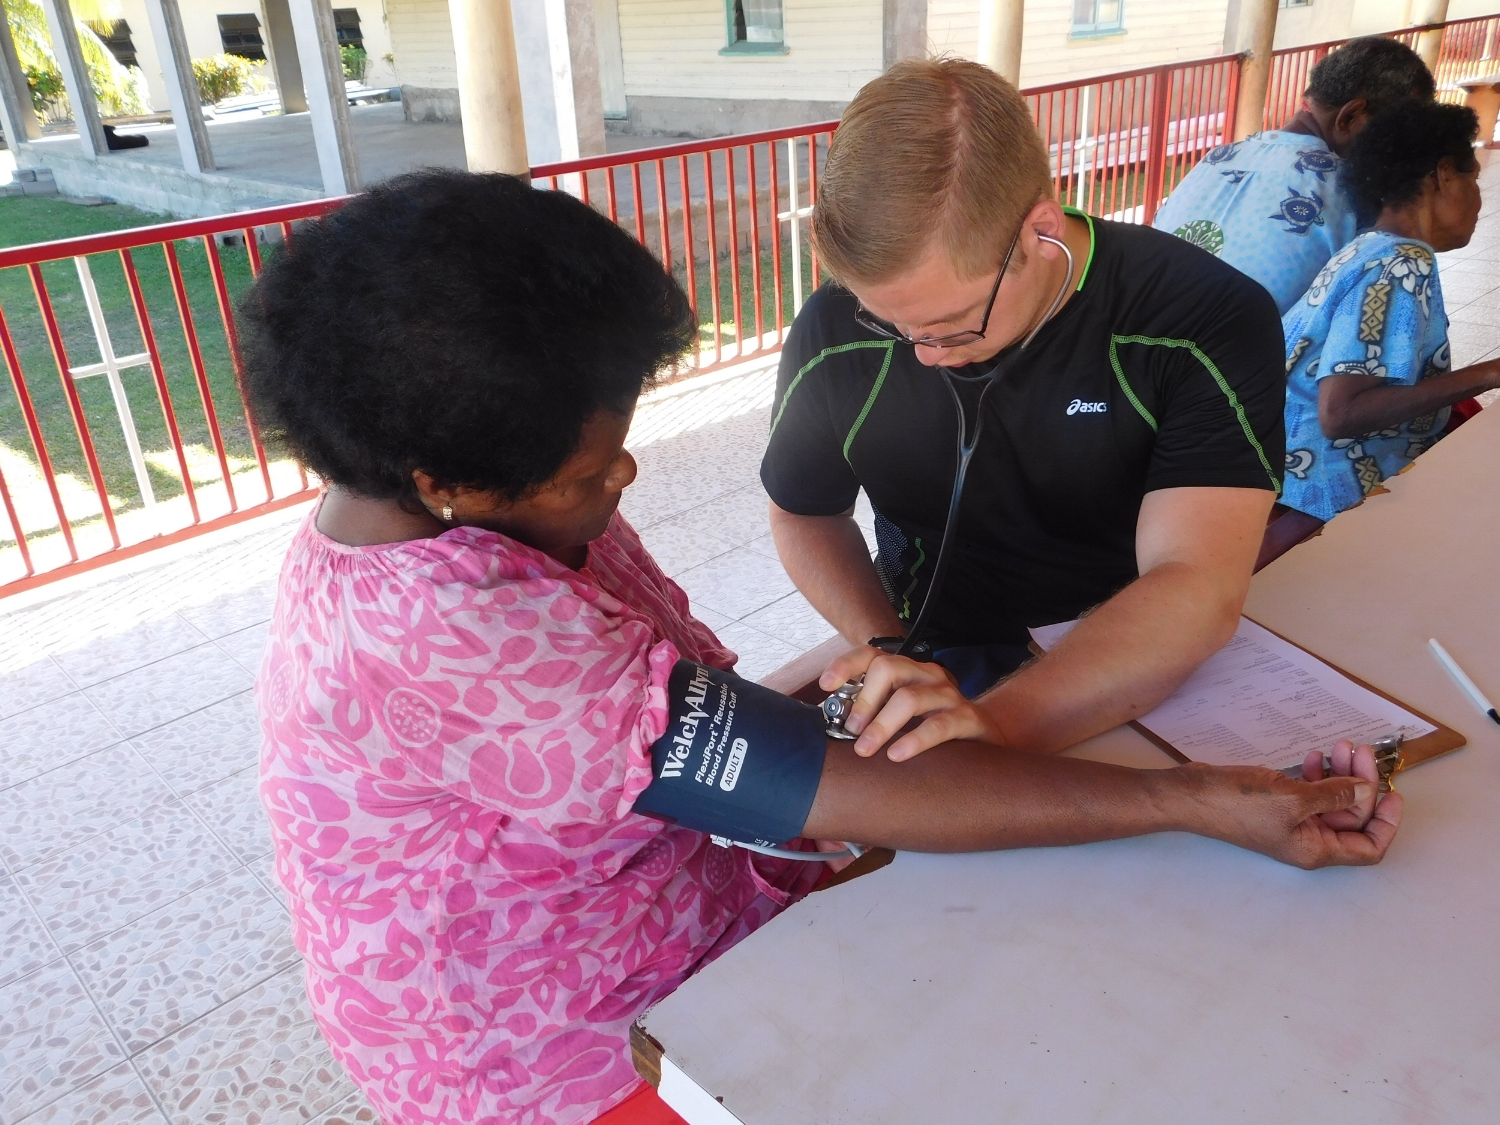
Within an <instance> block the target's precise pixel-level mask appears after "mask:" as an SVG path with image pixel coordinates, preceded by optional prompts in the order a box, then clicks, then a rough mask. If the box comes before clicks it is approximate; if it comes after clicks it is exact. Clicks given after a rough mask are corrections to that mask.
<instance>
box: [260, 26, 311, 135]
mask: <svg viewBox="0 0 1500 1125" xmlns="http://www.w3.org/2000/svg"><path fill="white" fill-rule="evenodd" d="M261 16H262V19H263V24H262V26H264V27H265V29H266V33H265V35H264V36H262V39H263V40H264V42H265V44H266V54H267V55H268V56H269V58H270V61H271V74H272V75H273V76H275V78H276V93H277V94H278V95H279V96H280V98H281V112H282V113H306V112H307V94H306V92H304V90H303V88H302V64H301V63H300V62H298V61H297V36H296V35H295V34H293V32H292V10H291V8H290V6H289V5H288V4H287V0H262V10H261Z"/></svg>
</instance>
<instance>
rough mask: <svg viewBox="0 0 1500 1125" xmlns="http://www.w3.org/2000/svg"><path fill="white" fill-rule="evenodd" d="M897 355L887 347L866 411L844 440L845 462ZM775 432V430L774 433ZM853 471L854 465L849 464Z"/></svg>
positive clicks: (861, 414)
mask: <svg viewBox="0 0 1500 1125" xmlns="http://www.w3.org/2000/svg"><path fill="white" fill-rule="evenodd" d="M895 354H896V349H895V348H893V347H890V346H889V345H887V347H886V349H885V362H884V363H882V364H881V365H880V374H879V375H877V376H875V385H874V386H873V387H871V388H870V397H869V398H867V399H865V406H864V409H863V410H861V411H860V412H859V417H858V418H856V419H854V425H853V426H852V427H850V429H849V436H848V437H846V438H845V439H844V460H845V461H849V447H850V446H851V445H853V444H854V435H855V434H857V433H859V428H860V427H861V426H863V425H864V424H865V419H866V418H868V417H869V416H870V410H871V409H872V408H873V407H874V405H875V400H876V398H878V397H879V396H880V388H881V387H882V386H884V385H885V376H886V372H888V371H889V370H890V369H891V356H893V355H895ZM772 432H773V433H774V432H775V431H774V430H773V431H772ZM849 467H850V468H851V469H852V468H853V467H854V463H853V462H852V461H851V462H849Z"/></svg>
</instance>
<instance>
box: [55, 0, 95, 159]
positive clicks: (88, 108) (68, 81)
mask: <svg viewBox="0 0 1500 1125" xmlns="http://www.w3.org/2000/svg"><path fill="white" fill-rule="evenodd" d="M42 7H43V9H45V10H46V12H47V29H48V30H49V31H51V33H52V53H53V54H54V55H56V56H57V68H58V69H59V70H61V71H62V76H63V85H64V86H66V87H67V88H68V101H69V103H71V105H72V106H73V121H74V122H75V123H76V124H77V126H78V147H79V149H80V150H81V151H82V152H83V155H84V156H87V157H89V158H90V159H91V160H98V159H99V157H100V156H102V155H103V154H104V153H106V152H108V151H109V146H108V145H106V144H105V143H104V125H103V124H102V123H101V122H100V120H99V103H98V102H97V101H95V100H94V84H93V81H92V80H91V79H90V78H89V70H88V67H87V66H85V65H84V63H83V48H82V47H80V46H79V45H78V25H77V23H76V22H75V21H74V19H73V6H72V5H71V4H69V3H68V0H42Z"/></svg>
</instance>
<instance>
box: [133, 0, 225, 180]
mask: <svg viewBox="0 0 1500 1125" xmlns="http://www.w3.org/2000/svg"><path fill="white" fill-rule="evenodd" d="M146 18H147V19H148V20H150V21H151V38H152V39H153V40H154V41H155V43H156V53H157V56H158V58H159V59H160V60H161V76H162V78H163V79H164V80H165V81H166V84H167V104H168V105H170V106H171V107H172V122H173V125H174V127H175V128H176V130H177V148H178V151H180V152H181V153H182V166H183V167H184V168H186V169H187V170H188V171H189V172H190V173H192V174H193V175H195V176H201V175H202V174H203V173H204V172H212V171H213V170H214V150H213V147H212V146H211V145H210V144H209V143H208V126H207V125H206V124H204V121H203V105H202V103H201V102H200V101H199V100H198V82H197V80H196V79H195V78H194V77H193V60H192V58H191V56H190V55H189V54H188V44H187V32H185V31H183V29H182V12H181V10H180V9H179V8H178V7H177V0H146Z"/></svg>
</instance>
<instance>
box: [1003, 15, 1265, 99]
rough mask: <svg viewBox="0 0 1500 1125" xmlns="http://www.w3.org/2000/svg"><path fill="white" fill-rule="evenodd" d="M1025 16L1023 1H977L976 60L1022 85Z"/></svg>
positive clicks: (1013, 82) (1016, 84)
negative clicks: (1022, 48)
mask: <svg viewBox="0 0 1500 1125" xmlns="http://www.w3.org/2000/svg"><path fill="white" fill-rule="evenodd" d="M1271 2H1272V3H1273V4H1274V3H1275V2H1276V0H1271ZM1024 15H1025V4H1024V3H1023V0H979V61H980V62H982V63H984V65H985V66H987V67H989V68H990V69H991V70H993V71H995V72H996V73H998V74H999V75H1000V76H1001V77H1002V78H1006V79H1009V80H1010V82H1011V84H1012V85H1015V86H1019V85H1020V84H1021V31H1022V26H1023V23H1024V20H1023V16H1024Z"/></svg>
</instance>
